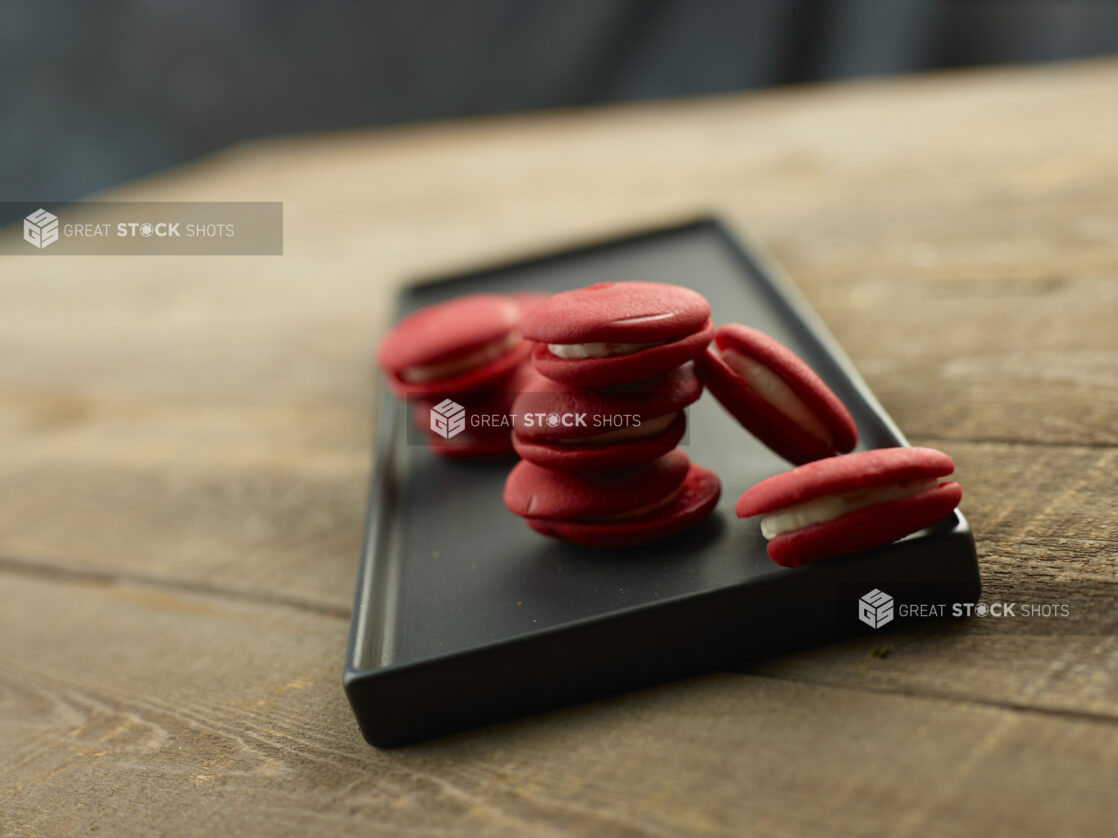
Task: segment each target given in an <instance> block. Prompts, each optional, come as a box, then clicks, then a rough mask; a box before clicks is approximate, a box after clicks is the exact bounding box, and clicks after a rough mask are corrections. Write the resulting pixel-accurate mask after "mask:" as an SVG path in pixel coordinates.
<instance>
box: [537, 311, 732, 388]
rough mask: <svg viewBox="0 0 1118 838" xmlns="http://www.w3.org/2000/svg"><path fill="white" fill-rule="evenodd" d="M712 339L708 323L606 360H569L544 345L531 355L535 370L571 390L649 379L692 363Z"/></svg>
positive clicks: (712, 332)
mask: <svg viewBox="0 0 1118 838" xmlns="http://www.w3.org/2000/svg"><path fill="white" fill-rule="evenodd" d="M713 336H714V324H713V323H711V322H710V321H709V320H707V321H706V323H704V324H703V325H702V326H701V327H700V329H699V330H698V331H697V332H693V333H691V334H689V335H687V336H685V337H683V338H680V339H679V340H673V341H671V342H669V343H662V344H658V345H657V346H650V347H648V348H647V349H641V350H638V351H637V352H631V353H629V354H628V355H614V356H612V357H609V358H585V359H577V360H571V359H567V358H560V357H558V356H556V355H553V354H551V350H550V349H548V347H547V344H546V343H539V344H537V345H536V348H535V349H534V350H533V352H532V364H533V365H534V366H535V368H536V371H537V372H538V373H540V374H541V375H543V376H546V377H547V378H550V379H551V380H553V381H558V382H560V383H562V384H570V385H572V386H574V387H608V386H611V385H614V384H624V383H626V382H629V381H638V380H640V379H643V378H651V377H652V376H655V375H660V374H661V373H665V372H667V371H668V370H670V369H672V368H674V367H678V366H679V365H680V364H685V363H687V362H688V361H691V360H694V359H695V358H696V357H698V356H699V355H702V354H703V352H704V350H705V348H706V346H707V344H708V343H710V341H711V338H712V337H713Z"/></svg>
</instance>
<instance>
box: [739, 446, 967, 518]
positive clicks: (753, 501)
mask: <svg viewBox="0 0 1118 838" xmlns="http://www.w3.org/2000/svg"><path fill="white" fill-rule="evenodd" d="M954 470H955V463H954V461H952V459H951V458H950V457H949V456H947V455H946V454H944V453H943V452H942V451H937V450H936V449H934V448H874V449H871V450H869V451H857V452H855V453H853V454H843V455H841V456H838V457H828V458H827V459H825V460H816V461H815V462H812V463H806V464H805V465H802V466H799V467H798V468H794V469H792V470H791V471H786V472H783V473H782V474H774V475H773V476H772V477H767V478H765V479H764V480H762V481H761V482H760V483H757V484H756V485H754V486H751V487H750V488H748V489H746V490H745V491H744V492H743V493H742V495H741V497H740V498H738V502H737V504H736V505H735V506H734V512H736V513H737V516H738V517H739V518H748V517H750V516H752V515H762V514H764V513H766V512H772V511H773V510H774V509H781V508H783V507H785V506H791V505H792V504H794V503H800V502H802V501H805V500H811V499H812V498H817V497H820V496H822V495H835V494H839V493H841V492H850V491H853V490H855V489H868V488H872V487H874V486H884V485H886V484H889V483H900V482H902V481H906V480H916V479H918V478H921V477H946V476H947V475H948V474H951V472H953V471H954Z"/></svg>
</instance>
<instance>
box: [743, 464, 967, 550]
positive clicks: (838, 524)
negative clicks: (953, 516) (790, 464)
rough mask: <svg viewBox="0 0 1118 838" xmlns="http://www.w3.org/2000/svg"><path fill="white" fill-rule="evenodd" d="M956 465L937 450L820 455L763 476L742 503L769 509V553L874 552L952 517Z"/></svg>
mask: <svg viewBox="0 0 1118 838" xmlns="http://www.w3.org/2000/svg"><path fill="white" fill-rule="evenodd" d="M954 470H955V464H954V462H952V460H951V458H950V457H949V456H948V455H947V454H944V453H943V452H942V451H937V450H935V449H933V448H878V449H874V450H872V451H859V452H857V453H855V454H844V455H842V456H838V457H829V458H827V459H824V460H816V461H815V462H812V463H807V464H806V465H802V466H799V467H798V468H794V469H792V470H791V471H787V472H784V473H783V474H777V475H774V476H772V477H769V478H767V479H765V480H762V481H761V482H760V483H758V484H757V485H755V486H753V487H751V488H750V489H748V490H746V491H745V492H744V493H743V494H742V496H741V497H740V498H738V502H737V504H736V505H735V507H734V511H735V512H736V513H737V515H738V517H739V518H749V517H752V516H754V515H763V516H764V517H763V518H762V519H761V533H762V535H764V536H765V538H766V539H768V540H769V541H768V545H767V548H766V549H767V551H768V554H769V557H770V558H771V559H772V560H773V561H775V562H776V563H777V564H780V565H783V566H785V567H796V566H798V565H802V564H806V563H807V562H811V561H814V560H815V559H819V558H822V557H824V556H837V555H843V554H846V553H855V552H858V551H859V550H868V549H870V548H871V547H878V546H880V545H882V544H888V543H890V542H892V541H896V540H897V539H898V538H902V537H904V536H906V535H909V534H910V533H913V532H916V531H917V530H921V529H923V528H924V527H927V526H930V525H932V524H934V523H936V522H937V521H939V520H941V519H943V518H945V517H946V516H947V515H949V514H950V513H951V511H952V510H953V509H954V508H955V507H956V506H958V505H959V501H960V499H961V498H962V496H963V490H962V488H961V487H960V486H959V484H958V483H955V482H951V481H948V482H940V478H942V477H946V476H948V475H950V474H951V473H952V472H953V471H954Z"/></svg>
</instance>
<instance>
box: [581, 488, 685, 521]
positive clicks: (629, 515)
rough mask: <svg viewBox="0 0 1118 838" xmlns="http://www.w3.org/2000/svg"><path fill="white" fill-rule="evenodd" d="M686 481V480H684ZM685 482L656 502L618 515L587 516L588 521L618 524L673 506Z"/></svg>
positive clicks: (681, 492)
mask: <svg viewBox="0 0 1118 838" xmlns="http://www.w3.org/2000/svg"><path fill="white" fill-rule="evenodd" d="M684 483H686V481H684ZM683 485H684V484H683V483H680V484H679V485H678V486H676V487H675V488H674V489H672V491H671V492H669V493H668V495H667V496H666V497H664V498H663V499H662V500H658V501H656V502H655V503H649V504H646V505H644V506H638V507H637V508H636V509H630V510H628V511H626V512H618V513H617V514H616V515H601V516H599V517H597V518H586V519H585V521H586V523H589V524H616V523H619V522H621V521H631V520H632V519H633V518H640V517H642V516H644V515H648V514H649V513H650V512H655V511H656V510H657V509H663V508H664V507H667V506H671V505H672V504H673V503H675V502H676V499H677V498H678V497H679V496H680V495H681V494H683Z"/></svg>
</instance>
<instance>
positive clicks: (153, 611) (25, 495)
mask: <svg viewBox="0 0 1118 838" xmlns="http://www.w3.org/2000/svg"><path fill="white" fill-rule="evenodd" d="M1115 103H1118V62H1115V61H1112V60H1111V61H1095V62H1087V63H1080V64H1068V65H1054V66H1041V67H1035V68H1027V69H997V70H984V71H980V72H957V73H947V74H942V75H934V76H925V77H916V78H905V79H897V80H881V81H865V82H856V83H851V84H842V85H828V86H819V87H808V88H794V89H787V90H780V91H772V92H762V93H753V94H748V95H735V96H729V97H725V98H714V99H703V100H694V101H687V102H671V103H663V104H642V105H626V106H619V107H612V108H604V109H591V110H584V111H577V112H570V113H556V114H543V115H533V116H516V117H510V118H500V119H484V120H473V121H468V122H460V123H448V124H442V125H434V126H428V127H418V128H403V129H399V130H387V131H378V132H372V133H365V132H356V133H351V134H344V135H336V136H330V137H312V138H301V139H290V140H276V141H262V142H256V143H251V144H248V145H245V146H240V147H236V148H233V149H230V150H228V151H226V152H223V153H220V154H217V155H215V156H213V157H211V158H207V159H205V160H203V161H201V162H198V163H196V164H193V165H191V166H187V167H184V168H182V169H179V170H175V171H172V172H168V173H165V174H162V175H159V176H157V177H154V178H151V179H148V180H145V181H143V182H141V183H137V184H132V185H129V186H126V187H123V188H121V189H118V190H115V191H114V193H113V197H115V198H118V199H123V200H132V199H135V200H140V199H147V200H213V201H216V200H277V201H283V202H284V203H285V207H286V252H285V255H284V256H283V257H272V258H266V257H240V258H204V257H195V258H178V259H175V258H139V257H132V258H128V257H112V258H106V257H102V258H54V259H52V258H47V257H46V256H45V255H43V256H41V257H40V256H36V257H34V258H31V257H27V258H10V257H9V258H6V259H5V260H4V261H3V263H2V265H0V271H2V280H0V439H2V445H3V447H2V453H3V456H2V460H0V461H2V463H3V465H2V467H0V492H2V499H3V500H2V503H0V755H2V756H0V833H2V834H4V835H18V836H32V835H48V836H56V835H64V834H74V833H81V834H85V833H86V832H91V831H94V830H97V831H98V832H99V833H100V834H108V835H152V834H169V835H219V834H220V835H233V834H245V833H257V832H259V833H262V834H268V835H280V834H284V835H287V834H290V835H300V836H305V835H370V834H384V835H393V836H397V835H410V834H423V835H434V834H440V835H443V834H461V835H469V836H474V835H498V836H504V835H525V836H528V835H531V836H551V835H561V834H578V835H594V836H599V835H657V836H671V835H679V834H714V835H741V834H747V833H756V834H762V835H797V834H826V835H832V836H834V835H866V834H875V833H888V834H892V835H921V836H923V835H963V834H968V835H970V834H982V835H1013V836H1022V835H1037V836H1052V835H1114V834H1115V832H1116V830H1118V798H1116V796H1115V790H1116V788H1118V641H1116V640H1115V630H1116V615H1115V613H1114V610H1113V603H1114V597H1113V592H1114V586H1115V583H1116V581H1118V517H1116V516H1115V497H1116V496H1118V421H1116V420H1118V146H1116V138H1118V107H1116V106H1115ZM708 210H713V211H715V212H717V213H719V214H721V215H722V216H723V217H724V218H725V219H727V221H728V222H729V223H730V225H731V226H732V227H736V228H739V229H744V228H748V229H749V230H750V231H751V232H752V233H754V234H756V235H757V236H759V237H760V238H761V239H762V240H764V241H765V242H767V244H768V245H769V246H770V247H771V248H772V249H773V250H774V251H775V254H776V255H777V257H778V259H779V260H780V261H782V262H783V264H784V265H785V267H786V268H787V269H788V270H789V272H790V273H791V275H792V276H793V278H794V279H795V281H796V282H797V283H798V284H799V285H800V286H801V288H802V289H803V290H804V292H805V293H806V294H807V296H808V297H809V299H810V300H811V302H812V303H813V304H814V306H815V307H816V308H817V310H818V311H819V313H820V314H821V315H822V317H823V318H824V319H825V320H826V321H827V323H828V324H829V325H830V326H831V327H832V329H833V330H834V331H835V333H836V334H837V336H838V338H839V340H840V341H841V342H842V343H843V344H844V346H845V347H846V348H847V350H848V351H849V353H850V354H851V355H852V357H853V358H854V361H855V362H856V364H857V365H858V366H859V367H860V369H861V370H862V371H863V372H864V374H865V376H866V377H867V379H868V380H869V383H870V385H871V386H872V387H873V389H874V390H875V391H876V392H877V394H878V395H879V396H880V398H881V399H882V401H883V402H884V404H885V406H886V408H887V409H888V410H889V411H890V412H891V413H892V415H893V416H894V417H895V418H896V419H897V421H898V422H899V424H900V425H901V427H902V428H904V429H905V430H906V432H907V433H908V434H909V435H910V436H911V438H912V440H913V442H914V443H917V444H930V445H934V446H938V447H942V448H944V449H946V450H947V451H948V452H950V453H951V454H952V455H953V456H954V457H955V458H956V461H957V463H958V475H959V479H960V480H961V482H962V483H963V485H964V487H965V491H966V496H965V498H964V503H963V508H964V510H965V511H966V513H967V515H968V516H969V517H970V520H971V522H972V524H973V526H974V529H975V531H976V533H977V537H978V550H979V554H980V558H981V563H982V572H983V575H984V579H985V585H986V594H985V596H986V598H987V599H988V600H990V601H995V600H1009V601H1013V600H1021V599H1032V600H1041V599H1044V598H1045V597H1048V598H1051V599H1056V600H1062V601H1066V602H1069V603H1070V606H1071V608H1073V609H1077V613H1079V614H1085V613H1086V614H1090V615H1092V616H1091V617H1090V626H1089V630H1088V631H1086V632H1085V633H1083V634H1080V635H1075V636H1066V635H1064V636H1053V635H1051V634H1046V635H1042V636H1028V635H1026V634H1024V633H1023V632H1022V631H1021V629H1020V628H1019V625H1020V624H1017V625H1016V626H1009V625H995V621H992V620H988V621H985V622H981V623H979V622H978V621H977V620H972V621H971V622H970V623H963V624H960V625H957V626H956V627H954V628H951V629H937V630H935V631H919V630H915V629H911V630H906V631H903V632H894V633H891V634H888V635H884V634H883V635H877V636H875V637H874V638H873V639H872V640H859V641H852V642H847V643H840V644H835V645H831V646H828V647H825V648H819V649H815V650H812V651H808V652H804V653H801V654H796V655H790V656H787V657H783V658H780V659H776V660H769V661H766V662H763V663H758V664H756V665H754V666H751V667H749V668H746V669H744V670H742V671H741V672H736V673H719V674H712V675H710V676H709V677H704V678H698V679H695V680H690V681H685V682H681V683H675V684H670V685H666V686H663V687H660V688H657V689H650V690H646V691H643V692H638V693H634V694H630V695H624V696H621V697H617V698H613V699H610V700H605V701H600V702H597V703H594V704H590V705H588V706H582V707H576V708H571V709H568V710H565V711H562V712H556V713H553V714H550V715H546V716H542V717H536V718H530V719H526V720H522V721H518V722H514V723H509V724H504V725H500V726H497V727H493V728H489V729H484V730H478V731H474V732H470V733H465V734H462V735H458V736H455V737H452V738H448V739H443V740H439V741H434V742H430V743H427V744H423V745H419V746H415V747H411V748H407V749H403V750H397V751H392V752H378V751H376V750H374V749H372V748H370V747H369V746H367V745H366V744H365V743H364V742H363V741H362V740H361V738H360V736H359V734H358V732H357V729H356V727H355V725H354V722H353V719H352V716H351V714H350V711H349V707H348V705H347V704H346V701H345V698H344V696H343V693H342V689H341V667H342V659H343V652H344V646H345V641H346V635H347V630H348V627H349V612H350V603H351V598H352V595H353V584H354V577H355V572H356V566H357V559H358V552H359V547H360V539H361V532H362V518H363V514H364V508H365V491H366V479H367V475H368V472H369V467H370V460H371V453H370V442H369V436H370V428H369V425H370V416H371V407H372V404H371V402H372V398H373V397H372V390H371V384H370V382H371V377H372V375H373V369H372V364H371V349H372V346H373V345H374V342H375V340H376V338H377V336H378V334H379V333H380V331H381V329H382V328H383V327H384V325H385V323H386V319H387V317H388V316H389V311H388V310H387V309H388V301H389V300H390V298H391V295H392V292H393V288H394V287H395V285H396V284H397V283H398V282H400V281H401V280H403V279H405V278H408V277H410V276H414V275H417V274H424V273H428V272H432V271H442V270H454V269H458V268H461V267H463V266H467V265H471V264H475V263H482V262H489V261H492V260H495V259H499V258H506V257H510V256H514V255H519V254H525V253H530V252H535V251H538V250H540V249H546V248H551V247H555V246H559V245H564V244H568V243H575V242H578V241H580V240H582V239H584V238H587V237H592V238H599V237H602V236H603V235H607V234H610V233H613V232H620V231H625V230H630V229H633V228H636V227H639V226H643V225H647V224H655V223H661V222H666V221H671V220H676V219H680V218H683V217H686V216H690V215H694V214H697V213H701V212H705V211H708ZM1009 622H1010V621H1002V624H1008V623H1009ZM881 644H886V645H887V646H888V648H889V650H890V654H888V656H887V657H883V658H879V657H875V656H873V655H871V654H870V653H871V650H872V649H873V648H874V647H875V646H879V645H881Z"/></svg>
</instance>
